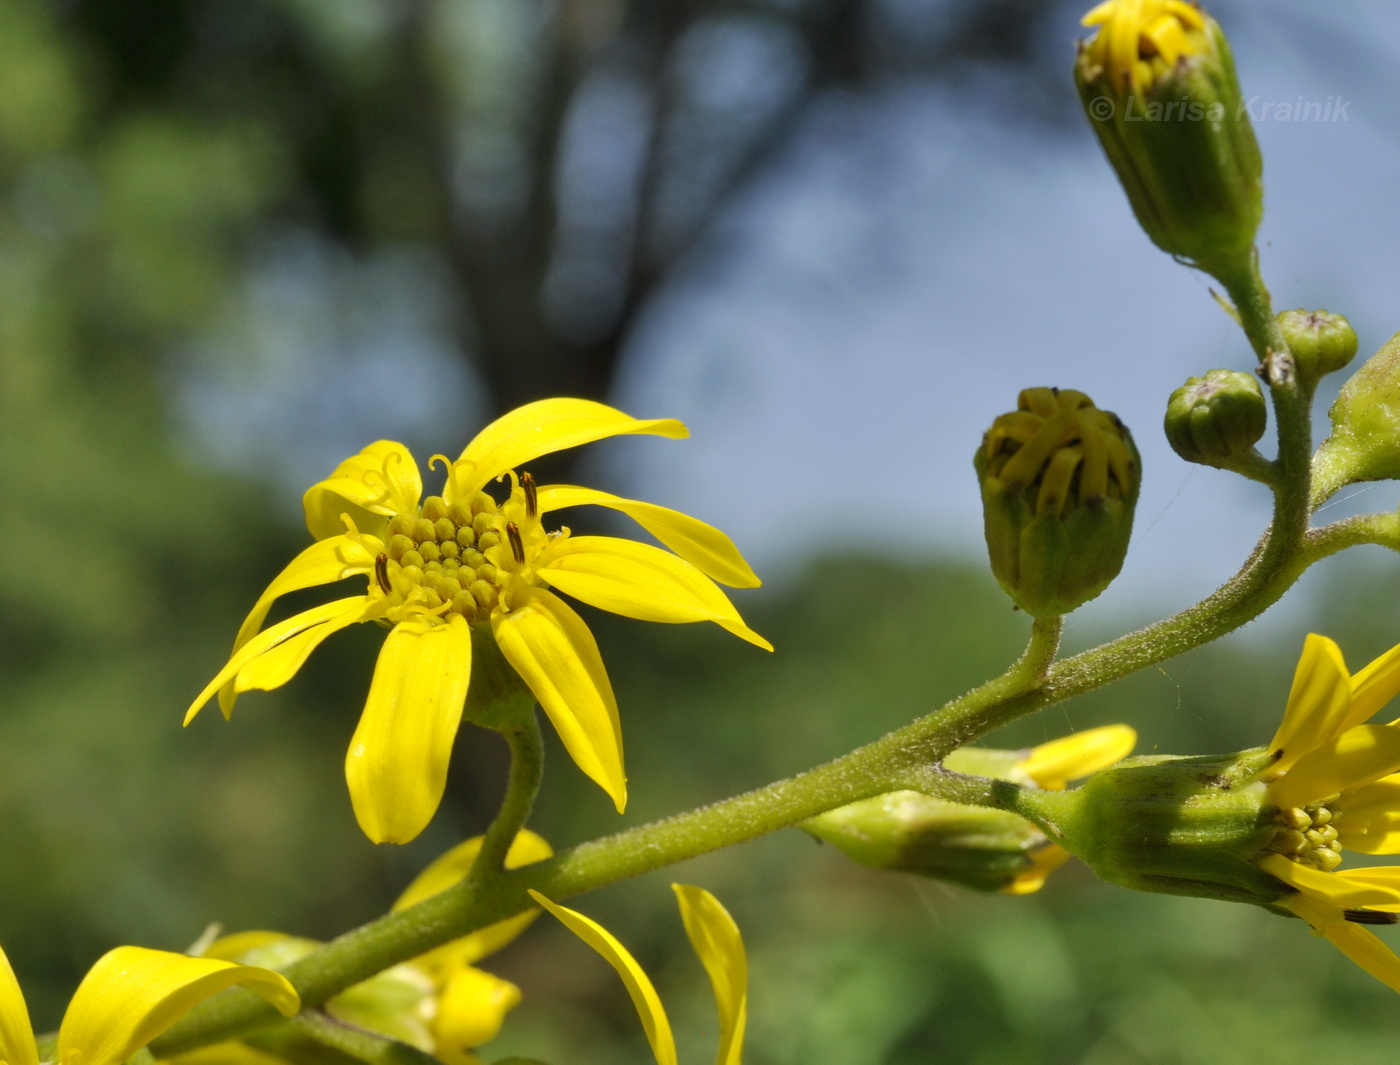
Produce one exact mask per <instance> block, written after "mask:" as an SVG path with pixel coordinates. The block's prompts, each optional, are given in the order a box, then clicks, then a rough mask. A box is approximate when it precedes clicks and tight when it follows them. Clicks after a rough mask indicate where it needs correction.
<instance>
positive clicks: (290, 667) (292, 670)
mask: <svg viewBox="0 0 1400 1065" xmlns="http://www.w3.org/2000/svg"><path fill="white" fill-rule="evenodd" d="M383 612H384V605H383V604H382V603H375V602H367V601H366V600H365V599H364V598H356V599H352V600H350V606H349V607H347V608H346V609H345V610H343V611H341V612H340V613H339V614H337V615H335V616H334V617H332V618H329V619H328V620H327V621H326V623H325V624H324V625H317V626H316V627H314V628H310V629H303V630H302V631H301V632H299V633H297V634H296V635H295V636H292V637H289V638H288V639H286V640H283V641H282V642H281V643H279V644H278V645H277V646H276V647H273V648H271V649H270V650H267V651H264V652H263V653H262V654H260V655H258V656H257V657H256V658H254V659H253V660H252V661H251V662H249V663H248V664H247V665H246V666H244V667H243V668H242V669H240V670H239V671H238V676H237V677H235V678H234V680H233V690H234V691H235V692H236V693H237V694H239V695H242V694H243V693H244V692H248V691H272V690H273V689H274V688H280V687H281V686H282V685H284V684H286V683H287V681H289V680H291V679H292V677H294V676H295V675H296V672H297V670H299V669H301V667H302V665H304V664H305V662H306V660H307V658H309V657H310V656H311V652H312V651H314V650H316V648H317V647H319V646H320V645H321V643H322V642H323V641H325V640H326V639H327V638H329V637H330V636H333V635H335V634H336V633H337V632H339V631H340V630H341V629H344V628H348V627H349V626H351V625H354V624H356V623H358V622H361V621H368V620H369V619H370V618H372V617H375V616H377V615H380V614H382V613H383ZM230 707H232V703H230Z"/></svg>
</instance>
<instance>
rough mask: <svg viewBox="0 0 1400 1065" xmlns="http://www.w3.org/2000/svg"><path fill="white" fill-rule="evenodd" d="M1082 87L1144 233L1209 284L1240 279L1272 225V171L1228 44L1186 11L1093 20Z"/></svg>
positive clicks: (1141, 4)
mask: <svg viewBox="0 0 1400 1065" xmlns="http://www.w3.org/2000/svg"><path fill="white" fill-rule="evenodd" d="M1084 24H1085V25H1086V26H1095V27H1097V28H1098V32H1097V33H1096V34H1095V35H1094V37H1093V38H1092V39H1090V40H1089V41H1088V42H1085V43H1081V44H1080V48H1079V54H1078V56H1077V58H1076V60H1075V64H1074V80H1075V84H1076V86H1077V87H1078V89H1079V95H1080V99H1081V100H1082V102H1083V104H1084V112H1085V114H1086V115H1088V117H1089V124H1090V125H1091V126H1093V128H1094V133H1095V134H1096V135H1097V136H1098V139H1099V144H1100V145H1101V146H1102V148H1103V150H1104V154H1105V155H1106V156H1108V161H1109V162H1110V163H1111V164H1112V165H1113V169H1114V171H1115V172H1116V173H1117V175H1118V180H1119V182H1120V183H1121V184H1122V186H1123V189H1124V191H1126V192H1127V194H1128V201H1129V202H1130V203H1131V204H1132V207H1133V213H1134V214H1136V215H1137V220H1138V223H1139V224H1140V225H1141V226H1142V228H1143V230H1144V231H1145V232H1146V233H1147V235H1148V236H1149V237H1150V238H1151V239H1152V242H1153V243H1154V244H1156V245H1157V246H1158V247H1159V248H1161V249H1162V250H1163V251H1165V252H1168V253H1169V254H1171V255H1175V256H1178V257H1180V258H1182V259H1186V260H1188V261H1190V262H1191V263H1193V264H1195V265H1196V266H1199V267H1201V268H1202V269H1204V270H1207V271H1208V272H1210V273H1214V274H1218V273H1220V272H1221V269H1222V268H1223V269H1225V270H1231V269H1237V268H1238V264H1239V263H1240V262H1241V261H1243V260H1244V259H1245V257H1247V256H1248V255H1249V254H1250V250H1251V248H1252V247H1253V245H1254V235H1255V233H1256V232H1257V230H1258V228H1259V221H1260V219H1261V218H1262V216H1263V213H1264V200H1263V162H1262V160H1261V158H1260V155H1259V145H1258V143H1257V142H1256V141H1255V139H1254V130H1253V129H1252V128H1251V126H1250V123H1249V110H1248V108H1246V107H1245V106H1244V104H1243V103H1242V101H1241V99H1240V87H1239V83H1238V81H1237V80H1236V77H1235V63H1234V59H1233V57H1232V56H1231V54H1230V45H1229V42H1228V41H1227V40H1226V39H1225V34H1224V32H1223V31H1222V30H1221V29H1220V24H1219V23H1217V22H1216V21H1215V20H1214V19H1213V18H1211V17H1210V16H1209V15H1208V14H1206V13H1205V12H1204V11H1202V10H1201V9H1200V8H1199V7H1198V6H1196V5H1195V4H1191V3H1184V2H1180V0H1107V2H1106V3H1101V4H1099V5H1098V6H1097V7H1095V8H1094V9H1093V10H1092V11H1090V12H1089V13H1088V14H1087V15H1085V16H1084Z"/></svg>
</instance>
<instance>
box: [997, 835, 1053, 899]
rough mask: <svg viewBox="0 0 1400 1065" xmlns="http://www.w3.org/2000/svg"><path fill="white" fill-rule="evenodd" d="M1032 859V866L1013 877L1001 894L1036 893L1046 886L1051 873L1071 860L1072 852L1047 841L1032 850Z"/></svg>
mask: <svg viewBox="0 0 1400 1065" xmlns="http://www.w3.org/2000/svg"><path fill="white" fill-rule="evenodd" d="M1030 859H1031V867H1030V868H1029V869H1026V870H1023V871H1022V872H1019V873H1017V874H1016V875H1015V876H1014V877H1013V878H1012V880H1011V883H1009V884H1007V885H1006V886H1005V887H1004V888H1002V889H1001V892H1000V893H1001V894H1003V895H1033V894H1035V893H1036V892H1037V891H1039V890H1040V889H1041V888H1043V887H1044V886H1045V881H1047V880H1049V879H1050V874H1051V873H1053V872H1054V871H1055V870H1056V869H1058V868H1059V867H1060V866H1062V865H1064V864H1065V862H1067V861H1069V859H1070V853H1069V851H1067V850H1065V849H1064V848H1063V847H1061V846H1060V845H1059V844H1058V843H1047V844H1045V845H1044V846H1043V847H1037V848H1036V849H1035V850H1034V851H1032V852H1031V854H1030Z"/></svg>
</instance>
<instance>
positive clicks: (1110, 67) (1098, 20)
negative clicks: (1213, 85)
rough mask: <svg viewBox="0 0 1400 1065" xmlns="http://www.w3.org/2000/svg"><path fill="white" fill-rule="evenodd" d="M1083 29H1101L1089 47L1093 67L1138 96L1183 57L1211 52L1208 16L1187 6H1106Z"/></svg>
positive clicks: (1166, 0) (1122, 1)
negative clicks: (1207, 30) (1206, 20)
mask: <svg viewBox="0 0 1400 1065" xmlns="http://www.w3.org/2000/svg"><path fill="white" fill-rule="evenodd" d="M1083 23H1084V25H1085V26H1097V27H1098V28H1099V29H1098V33H1096V34H1095V35H1094V37H1093V39H1092V40H1090V41H1089V43H1088V44H1087V45H1085V50H1086V51H1087V53H1088V58H1089V59H1090V61H1092V62H1093V63H1095V64H1097V65H1098V66H1100V67H1102V68H1103V69H1104V70H1106V71H1108V72H1109V73H1110V76H1111V78H1112V80H1113V82H1114V83H1116V85H1117V86H1118V88H1119V90H1120V91H1126V90H1127V89H1128V88H1129V87H1131V89H1132V91H1133V92H1135V93H1136V94H1137V95H1138V96H1141V95H1142V94H1143V93H1145V92H1146V91H1147V88H1148V87H1149V86H1150V85H1152V84H1153V83H1154V82H1155V81H1157V80H1158V79H1159V78H1160V77H1162V75H1163V74H1165V73H1167V72H1168V71H1170V70H1171V68H1172V67H1174V66H1175V65H1176V63H1177V61H1178V60H1179V59H1181V58H1182V57H1183V56H1189V55H1194V54H1195V53H1197V52H1199V51H1201V50H1202V49H1203V48H1206V47H1209V45H1208V43H1207V41H1206V38H1205V32H1204V31H1205V25H1206V23H1205V15H1204V14H1203V13H1202V11H1201V9H1200V8H1199V7H1197V6H1195V5H1194V4H1189V3H1184V2H1183V0H1105V2H1104V3H1102V4H1099V5H1098V6H1097V7H1095V8H1094V9H1093V10H1092V11H1090V12H1089V13H1088V14H1087V15H1085V16H1084V19H1083Z"/></svg>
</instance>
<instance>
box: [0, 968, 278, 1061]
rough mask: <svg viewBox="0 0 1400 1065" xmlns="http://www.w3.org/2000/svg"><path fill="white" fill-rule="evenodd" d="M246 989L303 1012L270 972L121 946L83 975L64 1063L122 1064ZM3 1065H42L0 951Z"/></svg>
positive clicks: (62, 1046) (61, 1048)
mask: <svg viewBox="0 0 1400 1065" xmlns="http://www.w3.org/2000/svg"><path fill="white" fill-rule="evenodd" d="M235 984H241V985H242V986H244V987H246V988H247V989H248V990H249V991H254V992H256V993H257V994H259V995H261V996H262V997H263V998H265V999H267V1000H268V1001H269V1002H271V1003H272V1004H273V1005H274V1006H275V1007H277V1009H278V1011H279V1012H281V1013H282V1015H283V1016H285V1017H290V1016H292V1015H293V1014H295V1013H296V1012H297V1010H299V1009H300V1008H301V1000H300V998H299V997H298V996H297V993H296V989H295V988H293V987H292V985H291V984H289V983H288V982H287V980H286V978H285V977H283V976H282V975H280V974H279V973H275V972H272V971H271V970H270V969H260V968H257V967H255V966H249V965H235V964H232V963H231V962H227V961H216V960H214V959H212V958H191V957H188V956H186V955H184V954H172V953H170V952H169V951H164V950H147V949H146V948H144V947H117V948H116V949H115V950H111V951H108V952H107V953H106V954H104V955H103V956H102V957H101V958H99V959H98V960H97V964H96V965H94V966H93V967H92V969H91V970H89V971H88V974H87V976H85V977H83V982H82V983H81V984H79V985H78V990H77V991H76V992H75V993H74V994H73V1000H72V1002H70V1003H69V1004H68V1011H67V1012H66V1013H65V1014H64V1015H63V1023H62V1024H61V1025H60V1026H59V1029H58V1053H57V1058H56V1062H57V1065H120V1063H121V1062H123V1061H125V1060H126V1059H127V1058H129V1057H131V1055H133V1054H135V1053H136V1052H137V1051H138V1050H140V1049H141V1048H142V1047H144V1046H145V1045H146V1044H147V1043H149V1042H151V1040H153V1039H155V1038H156V1037H157V1036H158V1035H160V1034H161V1033H162V1032H164V1031H165V1030H166V1029H167V1028H169V1027H170V1026H171V1025H172V1024H174V1023H175V1022H176V1021H178V1020H179V1019H180V1018H181V1017H183V1016H184V1015H185V1014H186V1013H188V1012H189V1011H190V1010H191V1009H193V1008H194V1007H195V1006H197V1005H199V1004H200V1003H201V1002H203V1001H204V1000H205V999H206V998H209V997H210V996H211V995H215V994H217V993H218V992H220V991H222V990H224V989H225V988H227V987H232V986H233V985H235ZM0 1061H3V1062H6V1063H7V1065H39V1051H38V1048H37V1046H36V1045H35V1042H34V1030H33V1028H31V1027H30V1024H29V1010H28V1008H27V1007H26V1006H25V1004H24V995H23V993H21V991H20V989H19V982H18V981H17V980H16V979H15V974H14V970H13V969H11V968H10V962H9V959H8V958H6V957H5V953H4V951H0Z"/></svg>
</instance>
